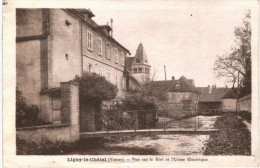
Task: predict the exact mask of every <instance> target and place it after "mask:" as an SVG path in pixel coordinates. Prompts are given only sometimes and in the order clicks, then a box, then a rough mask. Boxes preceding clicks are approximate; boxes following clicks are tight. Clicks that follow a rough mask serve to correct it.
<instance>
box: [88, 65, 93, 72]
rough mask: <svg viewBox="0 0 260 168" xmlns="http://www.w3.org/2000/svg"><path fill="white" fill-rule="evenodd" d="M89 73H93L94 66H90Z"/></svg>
mask: <svg viewBox="0 0 260 168" xmlns="http://www.w3.org/2000/svg"><path fill="white" fill-rule="evenodd" d="M88 71H89V72H93V66H92V65H91V64H89V65H88Z"/></svg>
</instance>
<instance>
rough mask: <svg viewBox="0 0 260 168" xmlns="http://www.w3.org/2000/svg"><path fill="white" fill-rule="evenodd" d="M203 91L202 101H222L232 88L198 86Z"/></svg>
mask: <svg viewBox="0 0 260 168" xmlns="http://www.w3.org/2000/svg"><path fill="white" fill-rule="evenodd" d="M198 89H199V90H200V91H201V94H200V100H199V101H200V102H220V101H221V98H222V97H223V96H224V95H225V94H226V93H227V92H228V91H229V90H230V88H223V87H222V88H216V87H213V88H211V91H210V88H209V87H198Z"/></svg>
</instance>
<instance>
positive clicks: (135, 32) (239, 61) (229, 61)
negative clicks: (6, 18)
mask: <svg viewBox="0 0 260 168" xmlns="http://www.w3.org/2000/svg"><path fill="white" fill-rule="evenodd" d="M249 1H250V0H249ZM252 2H254V1H253V0H252ZM252 4H257V5H258V2H257V3H252ZM252 4H251V3H247V1H237V2H236V1H232V0H230V1H225V0H222V1H203V0H200V1H186V0H184V1H133V2H132V3H131V2H130V1H113V0H112V1H107V2H105V1H97V2H95V3H85V5H80V6H78V7H74V5H71V7H70V6H65V7H56V6H50V5H49V6H47V7H46V6H42V7H41V6H40V5H37V6H36V7H30V6H24V7H23V6H21V5H20V6H19V5H17V6H15V7H14V8H13V9H12V10H13V12H14V17H13V18H14V19H15V20H13V22H14V24H15V25H14V27H13V29H14V30H15V40H14V47H15V48H13V50H14V53H15V56H14V60H15V62H14V63H15V67H13V70H14V73H15V79H14V81H15V82H14V87H12V89H13V93H15V94H14V98H15V103H14V104H13V106H14V109H15V111H13V112H12V113H13V114H14V117H13V121H11V123H12V124H13V125H14V127H15V130H14V134H13V136H14V137H13V138H14V139H15V144H14V148H15V154H14V155H16V156H29V155H37V156H44V155H53V156H57V155H62V156H63V155H72V156H91V155H95V156H99V157H98V158H94V159H93V158H92V160H90V161H99V162H101V161H103V162H110V161H117V162H118V161H122V162H128V161H129V162H134V161H138V160H135V159H123V160H120V159H118V158H114V160H113V159H111V158H108V157H106V156H109V155H113V156H117V155H118V156H128V155H130V156H140V155H142V156H148V155H149V156H157V155H158V156H173V157H172V158H171V161H197V162H203V161H207V159H205V157H207V156H228V157H231V156H248V157H249V156H255V155H254V154H255V151H256V150H257V149H256V148H258V144H257V146H256V145H254V146H253V142H254V139H253V138H252V132H253V131H254V130H255V133H257V132H258V128H254V127H253V126H252V125H254V126H256V125H257V123H256V122H255V121H256V120H257V122H258V119H257V118H255V119H253V118H254V117H253V116H254V115H256V116H258V115H257V113H258V108H256V109H254V108H252V102H253V96H252V95H253V94H254V95H256V96H254V98H256V100H255V101H257V102H256V103H258V100H257V99H258V86H257V85H258V84H257V83H256V82H258V81H256V82H253V79H254V77H253V76H252V74H255V75H256V74H257V73H258V63H256V64H254V66H255V65H257V67H253V66H252V65H253V61H252V60H253V59H252V58H254V61H256V60H257V59H258V53H255V51H256V50H258V43H257V44H255V42H257V41H258V34H256V33H255V32H254V29H255V28H256V26H254V28H252V27H253V25H256V24H258V23H255V22H253V21H252V17H254V16H255V15H254V14H253V11H255V10H256V9H255V8H257V11H258V6H254V5H252ZM8 5H10V3H9V4H8V0H7V1H6V4H4V7H6V8H7V7H8ZM253 20H254V21H255V20H256V19H255V18H254V19H253ZM257 28H258V27H257ZM253 40H255V41H254V42H253ZM252 43H254V48H253V47H252V46H253V45H252ZM251 49H252V51H251ZM252 53H254V55H253V54H252ZM255 79H256V80H258V76H256V77H255ZM254 81H255V80H254ZM253 83H255V84H254V85H253ZM253 86H255V87H253ZM255 107H256V106H255ZM253 120H254V123H253ZM11 123H9V124H11ZM257 136H258V135H257ZM255 142H256V143H257V140H256V141H255ZM253 147H254V148H253ZM103 156H104V157H103ZM178 156H185V158H181V157H178ZM189 156H190V157H189ZM191 156H192V157H191ZM194 156H195V157H194ZM196 156H197V157H196ZM203 158H204V159H203ZM182 159H183V160H182ZM66 161H67V162H75V161H76V160H75V158H73V157H72V158H70V157H67V160H66ZM80 161H81V160H79V162H80ZM84 161H88V160H87V159H86V158H84ZM155 161H167V159H166V160H160V159H159V158H155ZM56 166H57V165H56Z"/></svg>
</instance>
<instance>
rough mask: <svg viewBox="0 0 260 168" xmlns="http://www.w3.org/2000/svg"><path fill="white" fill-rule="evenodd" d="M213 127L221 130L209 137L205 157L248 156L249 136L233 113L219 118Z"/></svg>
mask: <svg viewBox="0 0 260 168" xmlns="http://www.w3.org/2000/svg"><path fill="white" fill-rule="evenodd" d="M214 127H215V128H218V129H221V130H220V132H217V133H213V134H211V135H210V138H209V141H208V143H207V145H206V150H205V151H204V154H205V155H250V153H251V134H250V132H249V131H248V130H247V129H245V128H246V126H245V125H244V123H242V121H241V120H239V119H238V118H237V116H236V115H235V114H234V113H230V114H224V115H222V116H221V117H219V118H218V119H217V121H216V123H215V125H214Z"/></svg>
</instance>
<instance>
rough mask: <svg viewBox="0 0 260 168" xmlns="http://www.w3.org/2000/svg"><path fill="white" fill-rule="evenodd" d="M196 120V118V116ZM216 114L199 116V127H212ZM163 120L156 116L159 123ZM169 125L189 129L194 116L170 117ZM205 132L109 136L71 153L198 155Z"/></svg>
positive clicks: (202, 149)
mask: <svg viewBox="0 0 260 168" xmlns="http://www.w3.org/2000/svg"><path fill="white" fill-rule="evenodd" d="M196 119H198V118H196ZM216 119H217V116H199V124H198V125H197V126H198V127H199V128H203V129H207V128H213V126H214V123H215V121H216ZM160 120H161V121H163V120H164V119H162V118H161V119H159V122H160ZM167 121H168V123H169V121H170V122H172V123H170V125H171V127H173V128H177V127H179V128H181V127H182V128H193V127H194V123H195V122H194V121H195V117H192V118H188V119H184V120H172V121H171V120H170V119H167ZM208 139H209V135H195V134H191V135H187V134H158V135H150V136H146V135H135V136H130V137H127V138H125V137H123V138H122V137H113V138H111V139H108V140H107V141H106V142H105V143H104V146H102V147H100V148H98V149H97V148H95V149H88V150H81V151H77V152H75V153H74V152H73V153H74V154H89V155H201V154H203V151H204V149H205V144H206V143H207V140H208Z"/></svg>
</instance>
